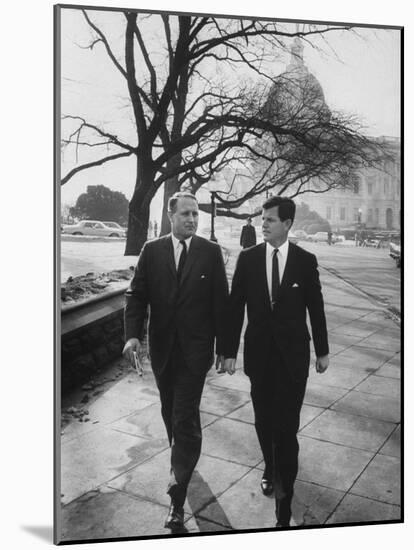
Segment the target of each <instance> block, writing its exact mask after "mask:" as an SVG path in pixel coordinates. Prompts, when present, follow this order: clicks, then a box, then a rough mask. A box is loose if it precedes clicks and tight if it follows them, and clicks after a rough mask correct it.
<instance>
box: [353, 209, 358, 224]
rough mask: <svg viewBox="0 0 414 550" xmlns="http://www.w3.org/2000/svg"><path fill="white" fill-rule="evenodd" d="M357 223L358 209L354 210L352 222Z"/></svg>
mask: <svg viewBox="0 0 414 550" xmlns="http://www.w3.org/2000/svg"><path fill="white" fill-rule="evenodd" d="M357 221H358V208H354V222H357Z"/></svg>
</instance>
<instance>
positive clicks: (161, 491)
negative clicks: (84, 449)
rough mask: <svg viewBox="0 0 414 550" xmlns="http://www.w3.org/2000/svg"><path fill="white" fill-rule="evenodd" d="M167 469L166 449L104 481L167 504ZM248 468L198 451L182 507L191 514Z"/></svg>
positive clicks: (168, 453) (124, 490)
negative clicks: (114, 477)
mask: <svg viewBox="0 0 414 550" xmlns="http://www.w3.org/2000/svg"><path fill="white" fill-rule="evenodd" d="M169 469H170V451H169V449H168V450H167V451H165V452H162V453H160V454H158V455H156V456H154V457H153V458H151V459H149V460H147V461H146V462H145V463H143V464H140V465H139V466H137V467H136V468H133V469H131V470H129V471H128V472H126V473H125V474H123V475H121V476H119V477H117V478H116V479H113V480H112V481H110V482H109V483H108V485H109V486H110V487H112V488H114V489H118V490H120V491H122V492H124V493H127V494H129V495H131V496H135V497H137V498H143V499H145V500H151V501H153V502H156V503H158V504H162V505H164V506H168V505H169V503H170V497H169V496H168V494H167V486H168V482H169ZM249 469H250V468H249V467H246V466H241V465H239V464H234V463H229V462H228V461H224V460H221V459H217V458H213V457H208V456H205V455H201V457H200V460H199V462H198V464H197V467H196V469H195V471H194V473H193V476H192V479H191V482H190V485H189V488H188V496H187V500H186V502H185V511H186V512H187V513H188V514H190V515H191V514H195V513H196V512H198V511H199V510H200V509H201V508H203V507H204V506H206V504H208V503H209V502H211V501H213V500H214V499H215V498H216V495H219V494H221V493H222V492H223V491H225V490H226V489H228V488H229V487H230V486H231V485H233V484H234V483H236V482H237V481H238V480H239V479H240V478H241V477H242V476H244V475H245V474H246V473H247V472H248V471H249Z"/></svg>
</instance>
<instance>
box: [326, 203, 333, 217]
mask: <svg viewBox="0 0 414 550" xmlns="http://www.w3.org/2000/svg"><path fill="white" fill-rule="evenodd" d="M326 219H327V220H330V219H332V207H331V206H327V207H326Z"/></svg>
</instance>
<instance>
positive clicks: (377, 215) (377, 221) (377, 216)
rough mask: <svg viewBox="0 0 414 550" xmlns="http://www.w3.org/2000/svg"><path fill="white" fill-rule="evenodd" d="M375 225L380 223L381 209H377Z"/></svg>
mask: <svg viewBox="0 0 414 550" xmlns="http://www.w3.org/2000/svg"><path fill="white" fill-rule="evenodd" d="M374 222H375V225H379V209H378V208H376V209H375V219H374Z"/></svg>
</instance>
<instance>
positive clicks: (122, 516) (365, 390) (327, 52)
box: [54, 5, 404, 544]
mask: <svg viewBox="0 0 414 550" xmlns="http://www.w3.org/2000/svg"><path fill="white" fill-rule="evenodd" d="M54 13H55V18H54V24H55V42H54V45H55V71H54V72H55V79H54V86H55V88H54V89H55V105H54V110H55V259H56V264H55V292H56V303H55V305H56V307H55V321H56V322H55V327H56V333H55V354H56V369H55V472H54V474H55V504H54V512H55V518H54V541H55V543H56V544H74V543H81V542H82V543H83V542H103V541H122V540H137V539H155V538H164V537H168V538H169V537H189V536H203V535H215V534H232V533H247V532H261V531H274V535H273V536H275V537H277V536H278V531H279V530H280V527H276V519H275V498H274V496H273V495H270V496H269V495H267V496H266V495H264V494H263V490H262V488H261V479H262V476H263V475H264V461H263V454H262V451H261V448H260V445H259V442H258V439H257V434H256V430H255V416H254V410H253V406H252V401H251V394H250V391H251V386H250V383H251V377H250V378H249V376H246V374H245V373H244V372H243V353H242V351H243V344H242V345H241V346H240V350H239V354H238V356H237V363H236V366H237V368H236V372H235V374H234V375H231V376H230V375H229V374H227V373H224V374H223V373H221V374H220V373H217V372H216V370H215V368H214V367H213V368H211V369H210V370H209V371H208V372H207V375H206V380H205V384H204V389H203V394H202V398H201V404H200V411H201V427H202V438H203V440H202V448H201V456H200V458H199V460H198V462H197V465H196V467H195V469H194V472H193V474H192V476H191V481H190V484H189V486H188V492H187V495H186V496H187V498H186V500H185V504H184V525H183V527H182V528H180V529H178V530H177V529H170V528H166V527H165V526H164V525H165V518H166V516H167V514H168V509H169V504H170V499H169V495H168V494H167V492H166V491H167V486H168V482H169V477H170V453H171V451H170V444H169V440H168V437H167V432H166V429H165V426H164V423H163V419H162V415H161V408H160V398H159V391H158V388H157V381H156V377H154V374H153V372H152V368H151V361H150V359H149V356H150V353H151V350H149V349H148V347H149V346H148V340H147V329H146V323H145V324H144V332H143V333H142V334H141V335H140V336H141V349H142V350H143V352H144V353H143V354H141V356H140V365H139V366H142V367H143V371H144V375H143V376H141V375H140V374H141V373H140V372H138V371H137V370H135V369H134V368H133V367H132V366H131V365H130V364H129V362H128V361H127V360H126V359H125V358H124V357H123V355H122V353H123V349H124V345H125V335H124V306H125V291H126V289H127V288H128V287H129V285H130V282H131V280H132V277H133V274H134V269H135V266H136V264H137V261H138V258H139V257H140V253H141V250H142V248H143V246H144V243H145V242H147V241H150V242H152V241H155V240H156V239H160V238H162V236H164V235H166V234H167V233H168V232H169V231H170V219H171V218H170V217H169V215H168V212H167V204H168V199H169V198H170V197H171V196H172V195H173V193H175V192H176V191H179V190H182V191H188V192H189V193H192V194H194V195H195V196H196V197H197V201H198V208H199V216H198V235H199V236H201V237H202V238H204V239H205V240H211V241H215V242H218V244H219V245H220V247H221V252H222V257H223V259H224V264H225V269H226V274H227V278H228V281H229V286H230V287H231V283H232V277H233V274H234V270H235V266H236V263H237V258H238V256H239V253H240V251H241V245H242V243H241V240H240V233H241V229H242V226H243V225H244V224H245V222H246V219H247V218H248V217H250V218H251V220H252V225H253V227H254V228H255V233H256V235H257V242H258V243H260V241H261V239H262V231H261V223H262V219H261V215H262V209H261V205H262V203H263V201H264V200H266V199H268V198H269V197H271V196H274V195H281V196H285V197H289V198H292V199H293V200H294V201H295V203H296V218H295V221H294V225H293V229H292V231H291V232H290V234H289V239H290V242H292V243H293V244H296V245H298V246H299V247H301V248H304V249H305V250H307V251H308V252H311V253H312V254H314V255H315V256H316V257H317V259H318V263H319V275H320V280H321V283H322V290H323V296H324V302H325V313H326V319H327V329H328V336H329V347H330V365H329V368H328V370H327V371H326V372H325V373H324V374H320V373H319V372H317V370H318V369H315V368H314V363H315V359H316V358H315V355H314V352H313V344H312V342H311V350H312V352H311V367H310V371H309V377H308V379H307V387H306V388H307V389H306V393H305V397H304V401H303V406H302V409H301V415H300V426H299V432H298V442H299V447H300V452H299V469H298V472H297V476H296V482H295V491H294V496H293V501H292V519H291V523H290V526H289V527H288V528H289V529H291V530H298V529H311V528H324V529H325V528H328V527H335V526H354V525H373V524H384V523H401V522H403V519H404V515H403V453H402V452H401V451H402V431H401V423H402V421H403V418H402V415H403V380H404V377H403V373H402V368H401V366H402V360H401V354H402V347H403V345H402V344H403V342H402V335H403V332H402V328H403V319H402V316H401V309H402V303H403V293H402V288H403V287H402V281H401V279H402V273H403V271H402V269H400V268H401V266H402V265H403V256H402V250H403V234H402V233H403V232H402V212H403V203H404V200H403V199H404V196H403V186H402V173H403V158H404V157H403V151H402V150H403V142H402V136H403V132H402V127H401V125H402V116H401V115H402V92H401V84H402V63H403V28H402V27H399V26H386V25H383V26H380V25H368V24H358V23H343V22H342V23H338V22H326V21H308V20H307V21H303V20H294V19H278V18H277V14H276V13H275V18H274V19H272V18H265V17H260V18H259V17H257V16H255V15H254V13H252V14H251V16H250V17H247V16H243V17H240V16H237V14H235V15H232V16H229V15H225V16H224V15H218V14H209V13H181V12H177V11H173V10H172V11H156V10H154V11H151V10H145V11H144V10H133V9H131V8H125V9H124V8H121V7H119V8H112V7H110V8H109V7H104V6H102V7H96V6H93V7H92V6H82V5H57V6H55V12H54ZM325 236H326V237H325ZM265 240H266V239H265ZM328 240H329V242H328ZM289 250H290V249H289ZM156 275H157V273H155V272H152V273H151V274H150V275H149V277H150V278H151V277H154V278H155V277H156ZM201 277H205V275H201ZM207 278H208V277H207ZM257 284H258V285H259V284H260V283H259V282H258V283H257ZM282 284H283V279H282ZM296 286H297V287H298V286H300V285H296ZM293 289H294V286H292V289H290V290H289V291H290V292H293ZM159 291H160V295H161V294H162V292H161V291H162V288H161V287H160V289H159ZM194 292H196V293H197V292H199V290H195V291H194ZM156 296H157V295H155V298H154V296H152V298H151V299H152V300H154V299H155V300H156V299H157V297H156ZM200 299H201V297H200ZM150 314H151V312H150ZM289 315H290V314H288V315H287V316H286V319H285V321H284V322H285V323H286V324H285V327H288V328H289V330H291V327H290V325H289V323H290V321H289ZM312 329H313V327H312ZM285 332H286V339H287V340H289V338H291V337H292V336H291V333H290V332H289V331H288V330H287V328H286V331H285ZM293 332H294V330H293ZM313 336H315V334H313ZM301 345H302V343H301V342H300V341H298V344H297V347H298V348H300V346H301ZM184 347H185V346H184ZM282 347H283V344H282ZM147 352H148V353H147ZM151 357H153V356H151ZM283 414H284V412H283ZM282 529H283V530H285V529H287V527H282Z"/></svg>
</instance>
